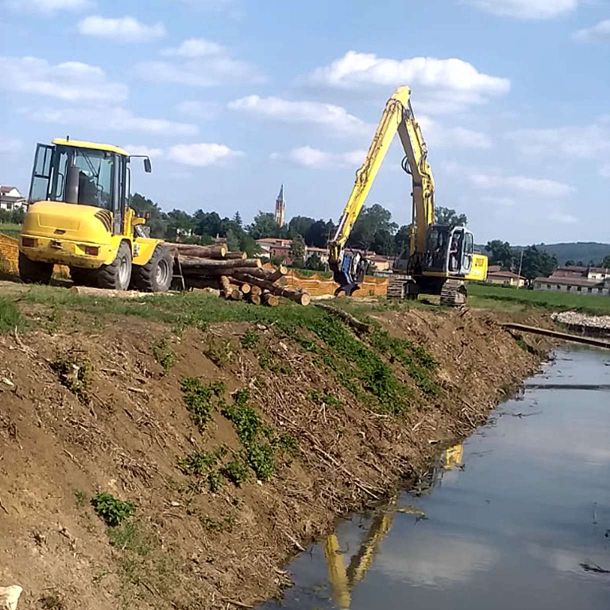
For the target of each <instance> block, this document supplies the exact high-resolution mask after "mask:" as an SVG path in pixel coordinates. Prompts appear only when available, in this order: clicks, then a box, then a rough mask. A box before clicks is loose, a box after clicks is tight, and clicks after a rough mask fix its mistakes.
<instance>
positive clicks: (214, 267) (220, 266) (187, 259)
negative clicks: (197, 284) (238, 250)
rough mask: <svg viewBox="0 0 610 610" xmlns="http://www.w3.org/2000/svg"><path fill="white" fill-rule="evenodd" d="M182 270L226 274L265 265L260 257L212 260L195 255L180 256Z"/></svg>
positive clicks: (186, 273) (246, 270) (187, 272)
mask: <svg viewBox="0 0 610 610" xmlns="http://www.w3.org/2000/svg"><path fill="white" fill-rule="evenodd" d="M180 264H181V265H182V272H183V273H184V274H185V275H188V274H189V272H190V271H201V272H205V273H208V274H212V275H214V274H220V275H226V273H227V272H230V273H231V274H233V273H235V272H237V271H239V272H248V271H249V270H250V269H260V268H261V267H262V266H263V265H262V263H261V261H260V259H259V258H247V259H245V260H242V259H239V260H230V259H224V260H212V259H208V258H198V257H195V256H182V255H181V256H180Z"/></svg>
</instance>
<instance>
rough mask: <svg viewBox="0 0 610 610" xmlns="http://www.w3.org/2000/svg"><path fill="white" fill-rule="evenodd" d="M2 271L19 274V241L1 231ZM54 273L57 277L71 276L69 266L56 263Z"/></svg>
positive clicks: (0, 255)
mask: <svg viewBox="0 0 610 610" xmlns="http://www.w3.org/2000/svg"><path fill="white" fill-rule="evenodd" d="M0 272H1V273H5V274H7V275H19V242H18V240H17V239H15V238H14V237H9V236H8V235H3V234H2V233H0ZM53 273H54V275H55V276H57V277H62V278H69V277H70V270H69V269H68V267H63V266H61V265H55V269H54V270H53Z"/></svg>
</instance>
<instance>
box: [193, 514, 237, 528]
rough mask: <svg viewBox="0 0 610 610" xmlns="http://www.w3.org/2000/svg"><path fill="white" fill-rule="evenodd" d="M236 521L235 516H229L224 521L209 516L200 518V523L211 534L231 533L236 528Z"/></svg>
mask: <svg viewBox="0 0 610 610" xmlns="http://www.w3.org/2000/svg"><path fill="white" fill-rule="evenodd" d="M236 520H237V519H236V518H235V515H227V516H226V517H223V518H222V519H215V518H214V517H208V516H207V515H205V516H201V517H199V523H201V525H202V527H203V528H204V529H205V530H207V531H210V532H230V531H231V530H232V529H233V527H234V526H235V522H236Z"/></svg>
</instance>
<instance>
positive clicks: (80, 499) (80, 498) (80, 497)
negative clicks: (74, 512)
mask: <svg viewBox="0 0 610 610" xmlns="http://www.w3.org/2000/svg"><path fill="white" fill-rule="evenodd" d="M74 501H75V502H76V506H77V507H78V508H84V506H85V505H86V504H87V494H86V493H85V492H84V491H82V490H80V489H76V490H75V491H74Z"/></svg>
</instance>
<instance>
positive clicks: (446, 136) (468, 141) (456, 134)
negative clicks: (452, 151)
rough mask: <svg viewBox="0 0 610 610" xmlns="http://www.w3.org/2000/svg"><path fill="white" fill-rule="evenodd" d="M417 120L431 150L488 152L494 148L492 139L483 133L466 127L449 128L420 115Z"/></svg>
mask: <svg viewBox="0 0 610 610" xmlns="http://www.w3.org/2000/svg"><path fill="white" fill-rule="evenodd" d="M417 120H418V122H419V124H420V126H421V128H422V132H423V134H424V138H425V139H426V142H427V143H428V144H429V145H430V147H431V148H434V149H436V148H467V149H479V150H486V149H489V148H491V147H492V140H491V138H490V137H489V136H488V135H487V134H485V133H483V132H481V131H475V130H473V129H467V128H466V127H459V126H458V127H447V126H445V125H442V124H440V123H438V122H437V121H435V120H434V119H432V118H430V117H428V116H426V115H419V116H418V117H417Z"/></svg>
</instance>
